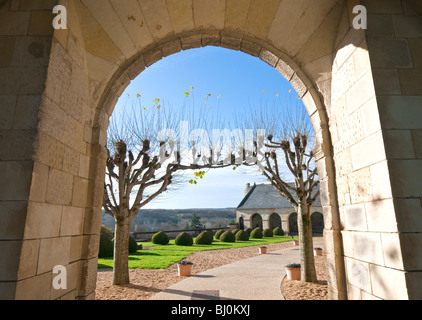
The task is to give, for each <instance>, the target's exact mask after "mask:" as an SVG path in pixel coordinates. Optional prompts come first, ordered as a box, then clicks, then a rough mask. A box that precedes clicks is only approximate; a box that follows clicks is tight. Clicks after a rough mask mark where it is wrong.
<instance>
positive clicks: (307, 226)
mask: <svg viewBox="0 0 422 320" xmlns="http://www.w3.org/2000/svg"><path fill="white" fill-rule="evenodd" d="M309 209H310V208H309V206H308V205H307V204H306V203H300V202H299V206H298V212H297V224H298V228H299V243H300V265H301V280H302V281H304V282H317V276H316V269H315V259H314V251H313V250H314V248H313V246H314V243H313V239H312V223H311V215H310V211H309Z"/></svg>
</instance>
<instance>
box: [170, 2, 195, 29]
mask: <svg viewBox="0 0 422 320" xmlns="http://www.w3.org/2000/svg"><path fill="white" fill-rule="evenodd" d="M167 8H168V12H169V15H170V19H171V24H172V26H173V30H174V32H175V33H180V32H183V31H189V30H192V29H193V28H194V22H193V10H192V0H167Z"/></svg>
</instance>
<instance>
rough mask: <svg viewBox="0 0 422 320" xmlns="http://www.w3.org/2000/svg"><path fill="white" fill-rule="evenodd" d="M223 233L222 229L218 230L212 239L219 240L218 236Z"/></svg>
mask: <svg viewBox="0 0 422 320" xmlns="http://www.w3.org/2000/svg"><path fill="white" fill-rule="evenodd" d="M223 232H224V229H220V230H218V231H217V232H216V233H215V234H214V238H215V239H216V240H219V239H220V236H221V235H222V234H223Z"/></svg>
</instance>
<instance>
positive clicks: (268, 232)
mask: <svg viewBox="0 0 422 320" xmlns="http://www.w3.org/2000/svg"><path fill="white" fill-rule="evenodd" d="M262 235H263V236H264V237H267V238H270V237H273V236H274V235H273V230H271V229H265V230H264V232H263V233H262Z"/></svg>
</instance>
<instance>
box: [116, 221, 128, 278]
mask: <svg viewBox="0 0 422 320" xmlns="http://www.w3.org/2000/svg"><path fill="white" fill-rule="evenodd" d="M126 216H127V215H126ZM115 220H116V221H115V223H116V224H115V225H116V228H115V233H114V262H113V285H125V284H129V283H130V279H129V265H128V261H129V236H130V226H131V221H130V219H128V218H127V219H123V218H115Z"/></svg>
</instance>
